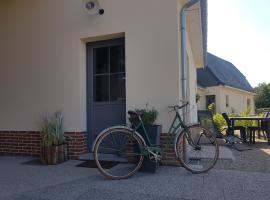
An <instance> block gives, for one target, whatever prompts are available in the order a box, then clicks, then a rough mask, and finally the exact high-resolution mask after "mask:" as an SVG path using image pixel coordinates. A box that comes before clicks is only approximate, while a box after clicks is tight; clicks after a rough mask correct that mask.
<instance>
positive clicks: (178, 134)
mask: <svg viewBox="0 0 270 200" xmlns="http://www.w3.org/2000/svg"><path fill="white" fill-rule="evenodd" d="M190 126H200V124H199V123H191V124H187V127H190ZM183 133H184V129H183V128H181V129H180V131H178V133H176V135H175V138H174V151H175V155H176V157H177V158H178V157H179V156H178V153H177V149H176V144H177V141H178V139H179V137H180V136H181V135H182V134H183Z"/></svg>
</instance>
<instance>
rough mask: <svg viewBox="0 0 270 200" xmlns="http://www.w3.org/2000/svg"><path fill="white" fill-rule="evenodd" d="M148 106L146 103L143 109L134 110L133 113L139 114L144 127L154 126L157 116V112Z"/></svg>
mask: <svg viewBox="0 0 270 200" xmlns="http://www.w3.org/2000/svg"><path fill="white" fill-rule="evenodd" d="M148 106H149V104H148V103H147V104H146V108H145V109H135V112H137V113H140V114H141V118H142V121H143V123H144V125H145V126H148V125H150V126H151V125H154V124H155V121H156V119H157V116H158V111H157V110H156V109H155V108H154V107H152V109H149V108H148Z"/></svg>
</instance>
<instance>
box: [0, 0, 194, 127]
mask: <svg viewBox="0 0 270 200" xmlns="http://www.w3.org/2000/svg"><path fill="white" fill-rule="evenodd" d="M100 5H101V7H102V8H104V9H105V14H104V15H103V16H90V15H88V14H87V13H86V12H84V10H83V8H82V7H83V6H82V1H78V0H46V1H44V0H24V1H22V0H9V1H0V28H1V31H0V42H1V45H0V67H1V69H0V71H1V74H0V91H1V98H0V110H1V112H0V130H19V131H20V130H36V129H37V127H38V121H39V119H40V118H41V116H42V115H43V114H44V113H51V112H54V111H56V110H59V109H60V110H62V111H63V113H64V116H65V122H66V124H65V127H66V129H67V130H68V131H85V130H86V55H85V54H86V48H85V44H86V42H87V41H93V40H101V39H109V38H115V37H119V36H125V42H126V96H127V110H128V109H133V108H138V107H141V108H142V107H144V106H145V105H146V103H147V102H149V103H150V106H154V107H155V108H156V109H158V111H159V113H160V115H159V117H158V123H161V124H162V125H163V126H164V130H167V127H168V122H169V121H170V119H171V117H172V115H169V117H168V108H167V107H168V106H169V105H172V104H177V103H178V100H179V99H180V84H179V83H180V78H179V77H180V70H179V62H180V59H179V55H180V52H179V26H178V22H179V5H180V4H179V1H178V0H170V1H166V6H164V0H147V1H145V0H136V1H134V0H113V1H112V0H100ZM189 48H190V47H189ZM192 59H193V56H190V66H191V73H192V75H191V77H192V78H191V79H190V80H191V82H192V83H191V85H192V84H193V83H194V78H195V77H194V74H195V76H196V73H194V69H195V66H194V62H193V61H192ZM193 87H194V88H195V85H192V86H191V88H192V90H191V93H193V90H194V89H193ZM191 99H192V101H194V99H193V97H192V98H191Z"/></svg>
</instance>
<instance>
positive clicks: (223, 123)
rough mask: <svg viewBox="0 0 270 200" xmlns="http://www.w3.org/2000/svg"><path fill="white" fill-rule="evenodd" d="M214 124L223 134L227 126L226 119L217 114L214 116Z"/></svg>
mask: <svg viewBox="0 0 270 200" xmlns="http://www.w3.org/2000/svg"><path fill="white" fill-rule="evenodd" d="M213 120H214V123H215V125H216V127H217V129H218V130H219V131H220V132H221V131H222V129H223V128H224V127H226V126H227V124H226V121H225V119H224V118H223V116H222V115H221V114H220V113H216V114H214V116H213Z"/></svg>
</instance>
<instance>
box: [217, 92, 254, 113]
mask: <svg viewBox="0 0 270 200" xmlns="http://www.w3.org/2000/svg"><path fill="white" fill-rule="evenodd" d="M220 91H221V102H220V105H221V106H220V110H221V112H231V111H232V110H234V111H235V113H240V112H243V111H244V110H245V109H246V108H247V99H250V100H251V106H250V108H251V114H254V110H255V109H254V94H252V93H249V92H245V91H241V90H238V89H234V88H229V87H221V90H220ZM226 95H228V96H229V106H228V107H226Z"/></svg>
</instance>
